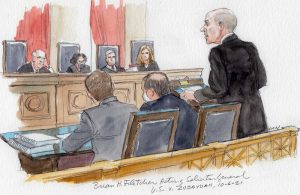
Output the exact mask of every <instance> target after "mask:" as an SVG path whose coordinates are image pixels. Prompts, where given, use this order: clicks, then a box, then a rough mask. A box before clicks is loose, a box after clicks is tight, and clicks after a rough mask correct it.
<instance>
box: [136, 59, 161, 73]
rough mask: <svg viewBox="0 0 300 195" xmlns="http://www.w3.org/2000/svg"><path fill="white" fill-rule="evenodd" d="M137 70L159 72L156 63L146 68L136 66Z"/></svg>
mask: <svg viewBox="0 0 300 195" xmlns="http://www.w3.org/2000/svg"><path fill="white" fill-rule="evenodd" d="M137 68H138V71H159V67H158V64H157V63H156V61H153V62H152V63H151V64H149V65H148V67H147V68H146V67H145V65H143V64H142V65H138V66H137Z"/></svg>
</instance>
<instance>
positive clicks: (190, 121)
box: [140, 94, 197, 150]
mask: <svg viewBox="0 0 300 195" xmlns="http://www.w3.org/2000/svg"><path fill="white" fill-rule="evenodd" d="M171 108H179V119H178V124H177V129H176V134H175V140H174V147H173V149H174V150H181V149H187V148H191V147H192V146H193V143H194V139H195V132H196V126H197V125H196V124H197V113H196V112H195V111H194V110H193V109H192V108H191V107H190V106H189V105H188V104H187V103H186V102H185V101H184V100H182V99H180V98H178V97H176V96H174V95H173V94H167V95H164V96H162V97H160V98H159V99H158V100H156V101H151V102H147V103H144V104H143V105H142V107H141V108H140V110H141V111H157V110H162V109H171Z"/></svg>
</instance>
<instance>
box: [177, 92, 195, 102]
mask: <svg viewBox="0 0 300 195" xmlns="http://www.w3.org/2000/svg"><path fill="white" fill-rule="evenodd" d="M180 98H181V99H183V100H185V101H187V100H195V101H197V100H196V98H195V96H194V93H193V92H184V93H181V94H180Z"/></svg>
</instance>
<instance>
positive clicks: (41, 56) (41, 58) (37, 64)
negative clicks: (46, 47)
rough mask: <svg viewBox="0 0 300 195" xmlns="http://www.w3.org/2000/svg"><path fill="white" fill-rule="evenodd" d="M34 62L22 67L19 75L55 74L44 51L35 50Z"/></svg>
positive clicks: (18, 70) (33, 54) (33, 53)
mask: <svg viewBox="0 0 300 195" xmlns="http://www.w3.org/2000/svg"><path fill="white" fill-rule="evenodd" d="M31 56H32V60H31V61H30V62H28V63H26V64H24V65H22V66H20V67H18V69H17V72H19V73H30V72H34V73H51V72H53V70H52V68H51V66H49V65H48V63H47V59H46V54H45V52H43V51H42V50H39V49H37V50H35V51H33V52H32V55H31Z"/></svg>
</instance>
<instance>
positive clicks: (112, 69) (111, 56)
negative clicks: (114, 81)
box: [101, 49, 124, 73]
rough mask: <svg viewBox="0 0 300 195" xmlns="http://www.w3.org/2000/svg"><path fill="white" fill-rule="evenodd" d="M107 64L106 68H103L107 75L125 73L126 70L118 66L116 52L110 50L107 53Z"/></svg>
mask: <svg viewBox="0 0 300 195" xmlns="http://www.w3.org/2000/svg"><path fill="white" fill-rule="evenodd" d="M105 62H106V66H104V67H103V68H101V70H102V71H104V72H107V73H117V72H124V69H122V68H120V67H119V66H117V65H116V53H115V51H113V50H111V49H109V50H107V51H106V52H105Z"/></svg>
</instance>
